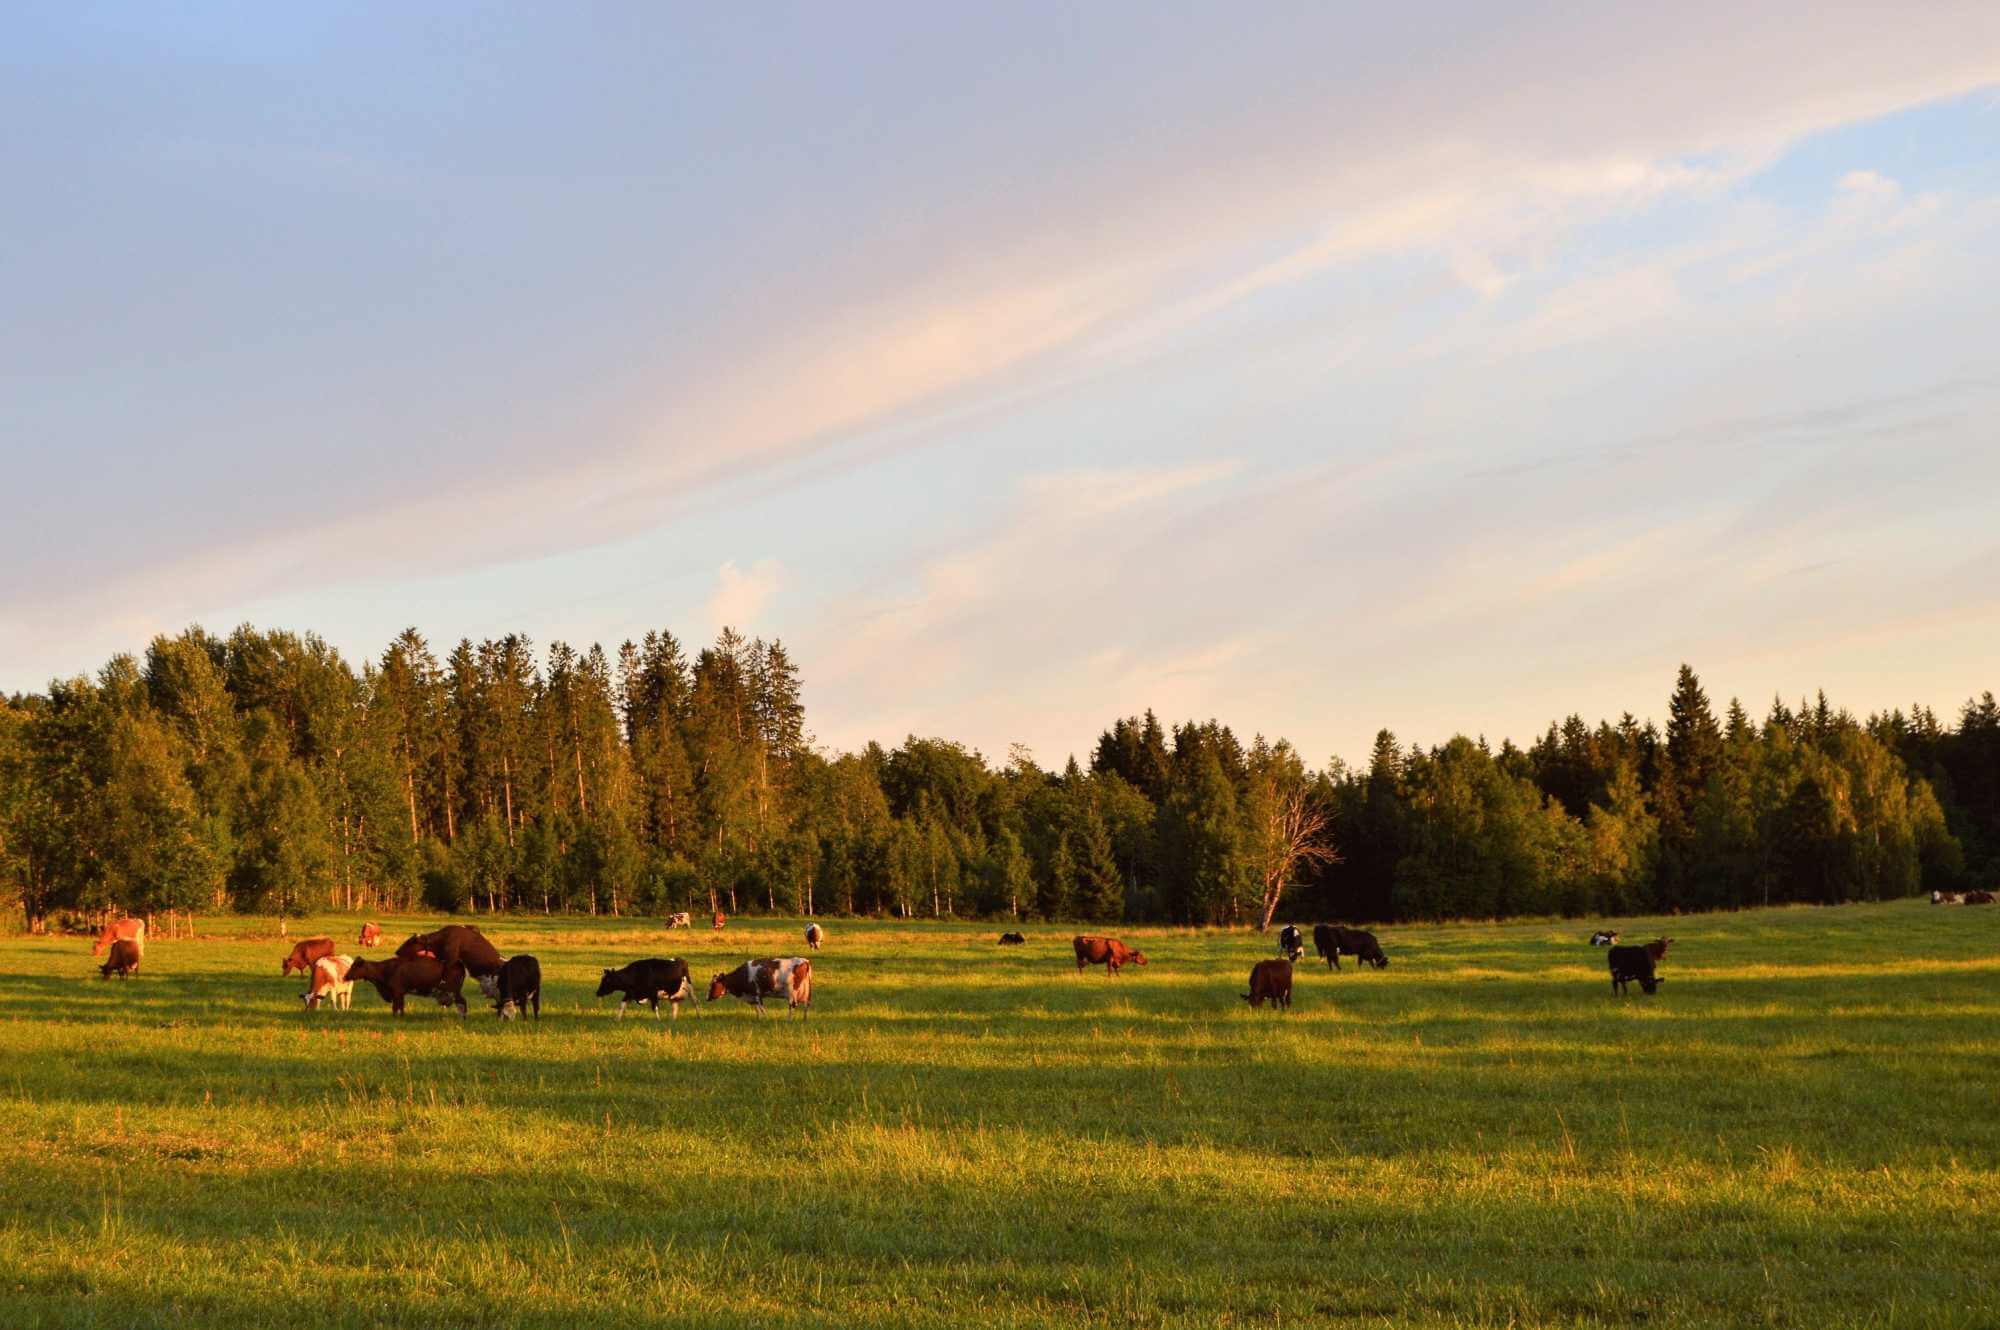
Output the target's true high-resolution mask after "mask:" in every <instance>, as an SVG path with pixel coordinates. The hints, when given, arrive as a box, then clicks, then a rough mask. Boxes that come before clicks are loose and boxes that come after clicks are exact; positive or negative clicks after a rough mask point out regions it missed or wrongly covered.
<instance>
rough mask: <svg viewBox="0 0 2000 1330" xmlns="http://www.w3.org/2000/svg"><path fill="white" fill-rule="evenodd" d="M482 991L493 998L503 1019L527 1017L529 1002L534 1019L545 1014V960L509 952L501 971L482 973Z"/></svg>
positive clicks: (480, 988) (480, 987) (480, 984)
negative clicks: (543, 976) (543, 978)
mask: <svg viewBox="0 0 2000 1330" xmlns="http://www.w3.org/2000/svg"><path fill="white" fill-rule="evenodd" d="M479 991H480V992H482V993H484V994H485V995H486V996H487V997H489V998H491V999H493V1010H494V1011H496V1012H498V1013H499V1014H500V1019H501V1020H503V1021H511V1020H513V1019H514V1018H515V1017H516V1016H522V1017H525V1016H526V1015H527V1014H528V1006H529V1004H530V1003H532V1004H533V1005H534V1008H535V1019H536V1020H540V1019H541V1018H542V963H541V962H540V961H538V960H536V959H535V958H534V957H533V956H509V957H508V958H507V961H506V963H505V964H504V965H502V966H501V967H500V972H499V973H498V974H482V975H480V976H479Z"/></svg>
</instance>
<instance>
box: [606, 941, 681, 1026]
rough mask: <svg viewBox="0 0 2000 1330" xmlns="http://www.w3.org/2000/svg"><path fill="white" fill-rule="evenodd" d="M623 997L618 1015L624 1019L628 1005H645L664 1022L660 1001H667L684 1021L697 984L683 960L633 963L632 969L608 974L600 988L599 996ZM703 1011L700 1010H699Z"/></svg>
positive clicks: (620, 1000)
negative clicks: (685, 1005)
mask: <svg viewBox="0 0 2000 1330" xmlns="http://www.w3.org/2000/svg"><path fill="white" fill-rule="evenodd" d="M613 993H617V994H619V995H620V997H619V999H618V1014H619V1016H621V1017H622V1016H624V1014H625V1007H626V1004H628V1003H632V1002H643V1003H645V1004H647V1005H648V1006H650V1007H652V1009H653V1019H654V1020H658V1019H659V1018H660V999H662V998H665V999H666V1000H667V1002H668V1003H670V1004H671V1005H672V1007H673V1014H674V1019H675V1020H679V1019H680V1018H681V1003H683V1002H686V1001H689V1000H690V999H692V998H693V997H694V984H693V981H692V980H690V979H689V977H688V963H687V962H686V961H683V960H662V959H660V958H659V957H657V956H655V957H653V958H651V959H649V960H643V961H633V962H632V963H631V964H630V965H626V966H622V967H620V968H619V969H616V970H606V971H605V972H604V978H603V980H602V981H601V982H599V984H598V985H597V996H599V997H609V996H610V995H611V994H613ZM696 1010H699V1008H696Z"/></svg>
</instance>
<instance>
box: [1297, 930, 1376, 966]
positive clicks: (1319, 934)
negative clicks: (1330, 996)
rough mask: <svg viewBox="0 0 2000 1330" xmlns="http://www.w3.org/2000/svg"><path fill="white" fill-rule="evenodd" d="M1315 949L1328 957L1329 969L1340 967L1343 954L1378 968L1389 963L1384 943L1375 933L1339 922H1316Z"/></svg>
mask: <svg viewBox="0 0 2000 1330" xmlns="http://www.w3.org/2000/svg"><path fill="white" fill-rule="evenodd" d="M1313 949H1314V950H1315V951H1317V952H1318V953H1319V954H1320V955H1322V956H1324V957H1326V966H1327V968H1328V969H1329V970H1338V969H1339V968H1340V958H1341V957H1342V956H1352V957H1354V958H1355V959H1357V960H1359V961H1360V962H1361V963H1362V964H1363V965H1372V966H1374V967H1375V968H1376V969H1378V970H1380V969H1384V968H1386V967H1387V966H1388V964H1389V958H1388V957H1387V956H1386V955H1384V954H1383V953H1382V944H1381V943H1379V942H1377V941H1376V940H1375V935H1374V934H1373V933H1368V932H1364V931H1363V930H1361V929H1359V928H1342V927H1341V926H1340V925H1339V924H1315V925H1314V926H1313Z"/></svg>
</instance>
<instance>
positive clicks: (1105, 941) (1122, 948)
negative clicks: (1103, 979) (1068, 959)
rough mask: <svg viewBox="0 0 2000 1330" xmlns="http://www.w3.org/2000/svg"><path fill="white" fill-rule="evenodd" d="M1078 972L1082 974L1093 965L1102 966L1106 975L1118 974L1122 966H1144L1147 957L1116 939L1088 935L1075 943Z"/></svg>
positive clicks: (1079, 938)
mask: <svg viewBox="0 0 2000 1330" xmlns="http://www.w3.org/2000/svg"><path fill="white" fill-rule="evenodd" d="M1074 945H1075V947H1076V972H1077V973H1078V974H1082V973H1083V972H1084V970H1085V969H1086V968H1087V967H1089V966H1092V965H1102V966H1103V967H1104V972H1105V973H1106V974H1117V973H1118V968H1119V967H1120V966H1122V965H1144V964H1145V963H1146V955H1145V953H1144V952H1141V951H1135V950H1133V949H1132V948H1131V947H1128V946H1126V945H1125V944H1124V943H1123V942H1120V941H1119V940H1118V939H1117V938H1115V937H1093V936H1091V935H1090V934H1088V933H1086V934H1083V935H1081V936H1079V937H1078V938H1077V939H1076V942H1075V944H1074Z"/></svg>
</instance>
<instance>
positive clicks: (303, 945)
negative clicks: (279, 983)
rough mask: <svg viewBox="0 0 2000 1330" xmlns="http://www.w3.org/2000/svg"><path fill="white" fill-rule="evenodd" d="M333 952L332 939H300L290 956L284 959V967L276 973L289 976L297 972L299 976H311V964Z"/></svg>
mask: <svg viewBox="0 0 2000 1330" xmlns="http://www.w3.org/2000/svg"><path fill="white" fill-rule="evenodd" d="M333 952H334V945H333V939H332V938H330V937H308V938H301V939H300V940H299V942H298V945H296V946H294V947H293V948H292V952H291V954H290V955H289V956H287V957H285V963H284V967H283V968H282V969H280V970H279V971H278V973H280V974H290V973H291V972H292V971H294V970H297V971H298V972H299V973H300V974H311V973H312V968H313V962H314V961H317V960H318V959H319V958H320V957H322V956H331V955H333Z"/></svg>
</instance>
